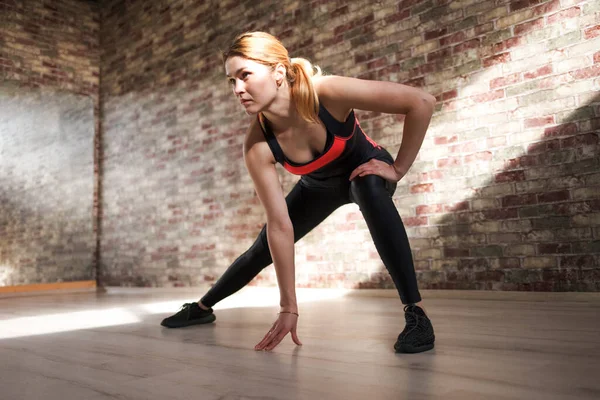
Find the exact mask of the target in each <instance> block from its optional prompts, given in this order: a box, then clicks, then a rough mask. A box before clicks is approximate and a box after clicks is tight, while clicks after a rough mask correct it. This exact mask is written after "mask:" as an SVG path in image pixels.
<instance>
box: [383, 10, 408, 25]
mask: <svg viewBox="0 0 600 400" xmlns="http://www.w3.org/2000/svg"><path fill="white" fill-rule="evenodd" d="M408 17H410V10H408V9H407V10H403V11H400V12H397V13H395V14H391V15H388V16H386V17H385V22H387V23H388V24H392V23H394V22H398V21H402V20H403V19H406V18H408Z"/></svg>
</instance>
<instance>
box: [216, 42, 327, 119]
mask: <svg viewBox="0 0 600 400" xmlns="http://www.w3.org/2000/svg"><path fill="white" fill-rule="evenodd" d="M234 56H240V57H243V58H246V59H248V60H252V61H255V62H257V63H260V64H263V65H266V66H268V67H270V68H271V69H272V70H274V69H275V66H276V65H277V63H281V64H283V65H284V66H285V69H286V80H287V82H288V84H289V86H290V90H291V96H292V101H293V102H294V105H295V106H296V110H298V113H299V114H300V116H301V117H302V118H303V119H304V120H305V121H307V122H318V115H319V98H318V96H317V92H316V91H315V88H314V86H313V83H312V77H313V76H321V75H322V72H321V68H319V67H318V66H313V65H312V64H311V63H310V61H308V60H307V59H305V58H300V57H295V58H291V59H290V57H289V55H288V51H287V49H286V48H285V47H284V46H283V44H282V43H281V42H280V41H279V39H277V38H276V37H275V36H273V35H271V34H268V33H266V32H246V33H242V34H240V35H238V36H237V37H236V38H235V39H234V41H233V43H232V44H231V46H230V47H229V50H227V51H225V52H223V63H225V62H226V61H227V59H228V58H229V57H234ZM313 68H314V69H316V70H317V72H316V73H315V72H314V71H313ZM261 117H262V116H261ZM261 120H262V118H261Z"/></svg>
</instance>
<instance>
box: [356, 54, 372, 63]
mask: <svg viewBox="0 0 600 400" xmlns="http://www.w3.org/2000/svg"><path fill="white" fill-rule="evenodd" d="M372 58H373V53H366V54H357V55H355V56H354V62H355V63H361V62H365V61H367V60H371V59H372Z"/></svg>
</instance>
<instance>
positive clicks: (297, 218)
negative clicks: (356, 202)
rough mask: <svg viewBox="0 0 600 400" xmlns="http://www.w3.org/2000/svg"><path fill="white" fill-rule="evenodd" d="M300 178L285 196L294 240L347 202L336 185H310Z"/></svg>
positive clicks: (298, 238) (342, 192)
mask: <svg viewBox="0 0 600 400" xmlns="http://www.w3.org/2000/svg"><path fill="white" fill-rule="evenodd" d="M305 182H306V181H304V180H300V181H299V182H298V183H297V184H296V186H295V187H294V188H293V189H292V191H291V192H290V193H289V194H288V196H287V197H286V203H287V207H288V214H289V216H290V219H291V221H292V225H293V226H294V241H295V242H296V241H298V240H300V239H301V238H302V237H304V236H305V235H306V234H307V233H309V232H310V231H311V230H312V229H313V228H315V227H316V226H317V225H319V224H320V223H321V222H323V221H324V220H325V219H326V218H327V217H328V216H329V215H331V213H333V212H334V211H335V210H336V209H338V208H339V207H340V206H342V205H344V204H347V203H349V199H348V198H347V196H345V194H346V193H347V192H345V191H342V190H340V189H339V188H338V187H336V186H330V187H319V188H317V187H311V186H309V185H307V184H306V183H305Z"/></svg>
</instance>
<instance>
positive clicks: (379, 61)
mask: <svg viewBox="0 0 600 400" xmlns="http://www.w3.org/2000/svg"><path fill="white" fill-rule="evenodd" d="M387 63H388V60H387V58H386V57H381V58H378V59H376V60H373V61H370V62H368V63H367V68H368V69H376V68H379V67H383V66H385V65H386V64H387Z"/></svg>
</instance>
